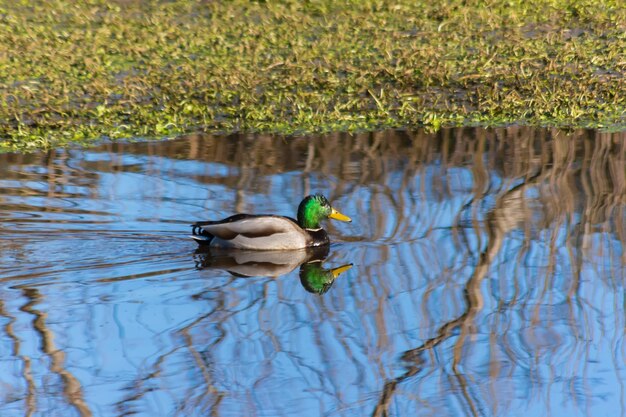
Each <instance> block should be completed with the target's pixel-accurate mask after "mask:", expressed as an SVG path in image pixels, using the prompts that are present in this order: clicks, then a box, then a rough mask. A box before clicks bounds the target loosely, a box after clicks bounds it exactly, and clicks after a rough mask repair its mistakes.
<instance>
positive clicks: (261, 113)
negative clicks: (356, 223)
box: [0, 0, 626, 150]
mask: <svg viewBox="0 0 626 417" xmlns="http://www.w3.org/2000/svg"><path fill="white" fill-rule="evenodd" d="M78 3H80V4H75V3H74V2H70V1H67V0H56V1H54V0H50V1H36V2H26V1H11V2H2V1H0V44H1V45H3V48H2V50H0V150H7V149H12V150H15V149H19V150H28V149H32V148H45V147H51V146H61V145H65V144H68V143H74V142H80V143H84V142H89V141H93V140H96V139H100V138H102V137H105V138H121V137H135V136H142V137H146V136H149V137H163V136H171V135H176V134H179V133H184V132H189V131H196V130H204V131H216V132H232V131H265V132H276V133H281V134H294V133H305V132H326V131H336V130H362V129H379V128H383V127H401V126H430V127H432V128H435V129H436V128H438V127H440V126H444V125H461V124H478V125H501V124H507V123H524V124H536V125H550V126H561V127H605V128H606V127H608V128H623V127H625V125H626V95H624V94H622V93H623V91H626V79H625V77H624V74H625V70H626V60H625V59H624V54H623V51H624V50H626V9H625V8H624V7H622V6H621V5H620V4H621V3H620V2H619V1H591V0H587V1H584V0H583V1H579V0H551V1H548V0H546V1H536V0H535V1H521V0H520V1H512V0H509V1H505V0H493V1H461V0H452V1H448V2H433V1H414V0H404V1H399V2H385V1H376V0H366V1H340V2H335V1H331V0H318V1H315V0H310V1H280V2H272V1H268V2H261V1H259V2H249V1H244V0H234V1H229V2H187V1H167V2H166V1H144V2H139V1H121V0H120V1H111V0H107V1H99V0H92V1H89V2H78Z"/></svg>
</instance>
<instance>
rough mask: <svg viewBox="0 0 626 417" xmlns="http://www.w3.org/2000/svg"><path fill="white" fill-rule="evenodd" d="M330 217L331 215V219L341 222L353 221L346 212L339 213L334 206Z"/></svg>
mask: <svg viewBox="0 0 626 417" xmlns="http://www.w3.org/2000/svg"><path fill="white" fill-rule="evenodd" d="M328 217H330V218H331V219H335V220H339V221H341V222H351V221H352V219H351V218H350V217H348V216H346V215H345V214H341V213H339V212H338V211H337V210H335V209H334V208H331V211H330V216H328Z"/></svg>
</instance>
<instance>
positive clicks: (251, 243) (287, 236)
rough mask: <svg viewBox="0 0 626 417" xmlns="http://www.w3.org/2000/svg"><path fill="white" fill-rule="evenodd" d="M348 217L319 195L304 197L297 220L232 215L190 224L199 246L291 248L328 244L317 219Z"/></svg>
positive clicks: (260, 248)
mask: <svg viewBox="0 0 626 417" xmlns="http://www.w3.org/2000/svg"><path fill="white" fill-rule="evenodd" d="M325 219H334V220H339V221H342V222H351V221H352V219H350V217H348V216H346V215H345V214H342V213H340V212H339V211H338V210H336V209H335V208H333V207H332V206H331V205H330V203H329V202H328V199H327V198H326V197H324V196H323V195H321V194H313V195H309V196H306V197H305V198H304V199H303V200H302V201H301V202H300V205H299V206H298V213H297V219H293V218H291V217H287V216H278V215H273V214H235V215H233V216H230V217H227V218H225V219H223V220H217V221H203V222H196V223H194V224H192V225H191V227H192V236H191V237H192V239H194V240H195V241H196V242H197V243H198V244H199V245H202V246H205V245H209V246H210V247H214V248H224V249H244V250H295V249H304V248H310V247H316V246H325V245H329V244H330V239H329V238H328V233H326V231H325V230H324V229H323V228H322V226H321V225H320V222H321V221H323V220H325Z"/></svg>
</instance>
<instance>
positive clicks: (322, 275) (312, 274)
mask: <svg viewBox="0 0 626 417" xmlns="http://www.w3.org/2000/svg"><path fill="white" fill-rule="evenodd" d="M350 268H352V264H346V265H342V266H340V267H337V268H332V269H325V268H323V267H322V262H321V261H316V262H309V263H306V264H303V265H302V266H300V283H301V284H302V286H303V287H304V288H305V289H306V290H307V291H308V292H311V293H315V294H320V295H321V294H324V293H325V292H326V291H328V290H329V289H330V287H331V286H332V285H333V282H335V279H337V278H338V277H339V275H341V274H342V273H344V272H346V271H347V270H349V269H350Z"/></svg>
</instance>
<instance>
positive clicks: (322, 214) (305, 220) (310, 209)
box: [298, 194, 352, 230]
mask: <svg viewBox="0 0 626 417" xmlns="http://www.w3.org/2000/svg"><path fill="white" fill-rule="evenodd" d="M328 218H330V219H335V220H340V221H342V222H351V221H352V219H350V217H348V216H345V215H343V214H341V213H339V212H338V211H337V210H335V209H334V208H332V207H331V205H330V203H329V202H328V200H327V199H326V197H324V196H323V195H319V194H316V195H310V196H307V197H305V199H304V200H302V202H301V203H300V205H299V206H298V224H299V225H300V227H302V228H303V229H312V230H315V229H319V228H320V227H321V226H320V221H322V220H324V219H328Z"/></svg>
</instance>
